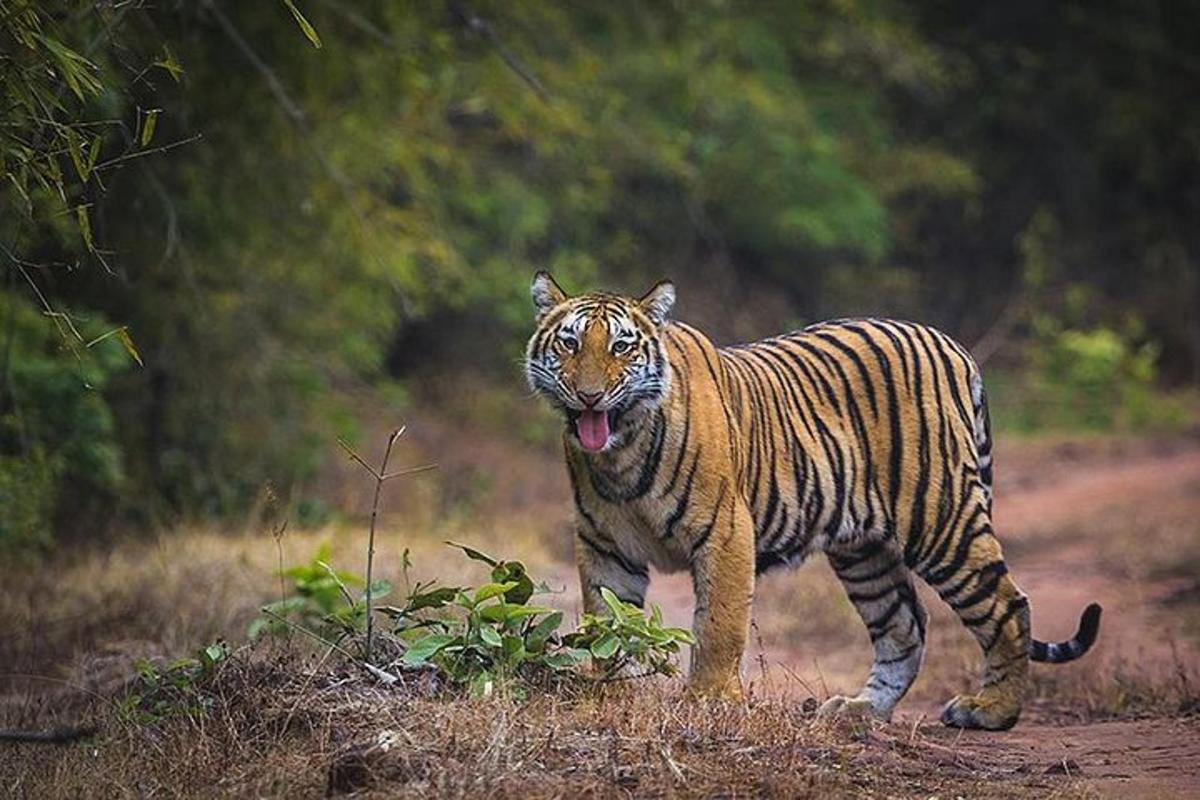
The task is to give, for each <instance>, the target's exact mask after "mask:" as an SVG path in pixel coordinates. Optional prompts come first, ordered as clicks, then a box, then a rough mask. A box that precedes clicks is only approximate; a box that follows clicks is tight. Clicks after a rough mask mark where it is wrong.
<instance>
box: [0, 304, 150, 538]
mask: <svg viewBox="0 0 1200 800" xmlns="http://www.w3.org/2000/svg"><path fill="white" fill-rule="evenodd" d="M76 325H77V326H78V332H79V333H80V334H81V335H82V337H83V338H84V339H85V340H87V341H93V340H94V338H95V337H101V336H103V334H104V333H105V332H106V331H111V330H112V328H111V326H109V325H107V324H106V323H105V321H104V320H103V319H102V318H99V317H97V316H95V315H89V317H87V318H82V317H81V318H79V319H78V320H77V321H76ZM0 326H2V330H3V332H2V333H0V375H2V376H3V389H4V392H5V394H4V396H3V402H0V509H3V512H2V513H0V553H5V554H6V555H9V556H11V555H13V554H15V553H18V552H26V551H29V550H30V549H33V550H37V549H40V548H44V547H46V546H48V545H49V544H50V543H51V541H52V529H51V528H52V522H53V519H54V517H55V515H56V512H58V513H60V514H61V515H63V516H65V517H67V518H68V519H69V520H70V521H72V522H75V521H78V520H79V519H80V518H81V516H82V515H84V514H86V512H87V511H88V510H93V511H94V510H95V508H96V506H95V501H96V500H101V499H108V500H110V501H111V500H112V499H113V498H114V493H115V491H116V490H117V489H119V488H120V486H121V483H122V478H123V475H124V472H123V468H122V458H121V448H120V445H119V444H118V441H117V431H116V428H115V426H114V424H113V413H112V409H111V407H110V405H109V403H108V401H107V400H106V399H105V396H104V394H103V390H104V388H105V386H106V385H107V384H108V383H109V381H110V380H111V379H112V378H113V376H114V375H118V374H120V373H121V372H122V371H123V370H125V369H126V368H127V367H128V365H129V363H130V362H129V359H128V356H127V355H126V353H125V352H124V351H123V350H122V348H121V346H120V344H119V343H118V342H117V340H116V338H115V337H113V336H105V337H104V338H101V339H100V340H99V341H95V343H94V344H93V345H92V346H90V347H86V348H80V349H79V351H78V352H76V353H75V354H74V355H68V354H64V352H63V350H64V347H63V344H62V339H61V338H60V335H59V333H58V331H57V330H56V328H55V327H54V325H52V324H51V323H50V322H49V321H48V320H47V319H46V318H45V317H44V316H42V315H41V314H39V313H38V312H37V311H36V310H35V309H34V308H33V307H32V305H31V304H30V303H29V302H27V300H26V298H24V297H22V296H20V295H17V294H15V293H13V292H4V291H0Z"/></svg>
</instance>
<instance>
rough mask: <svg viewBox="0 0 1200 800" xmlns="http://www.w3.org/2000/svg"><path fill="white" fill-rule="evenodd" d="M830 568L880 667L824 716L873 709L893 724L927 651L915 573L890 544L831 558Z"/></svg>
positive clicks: (824, 709)
mask: <svg viewBox="0 0 1200 800" xmlns="http://www.w3.org/2000/svg"><path fill="white" fill-rule="evenodd" d="M829 563H830V564H831V565H832V566H833V569H834V572H836V573H837V576H838V578H840V579H841V581H842V585H843V586H845V587H846V593H847V594H848V595H849V596H850V601H851V602H852V603H854V607H855V608H856V609H857V610H858V614H859V616H860V617H862V620H863V622H864V623H865V624H866V626H867V631H868V633H869V634H870V636H871V644H872V645H873V646H874V648H875V663H874V665H873V666H872V667H871V675H870V677H868V678H867V682H866V685H865V686H863V688H862V691H861V692H859V693H858V696H857V697H853V698H843V697H834V698H830V699H829V700H828V701H826V703H825V705H823V706H822V707H821V710H820V712H819V715H820V716H829V715H830V714H833V713H837V712H840V711H842V710H849V711H853V710H855V708H856V706H858V707H861V708H863V709H864V710H866V707H867V705H868V704H869V707H870V711H871V712H872V713H873V714H874V715H875V716H876V717H879V718H880V719H885V720H886V719H891V716H892V709H894V708H895V707H896V704H897V703H898V702H900V698H902V697H904V694H905V692H907V691H908V688H909V687H910V686H912V683H913V681H914V680H916V677H917V672H918V671H919V670H920V669H921V657H922V655H923V653H924V651H925V620H926V614H925V609H924V608H922V606H921V600H920V598H918V597H917V593H916V590H915V587H914V586H913V578H912V573H911V572H909V570H908V567H906V566H905V565H904V561H903V559H902V557H901V554H900V551H899V548H898V547H897V546H896V544H895V542H894V541H890V540H889V541H886V542H877V543H872V544H870V545H867V546H866V547H864V548H862V549H861V550H858V551H855V552H852V553H829Z"/></svg>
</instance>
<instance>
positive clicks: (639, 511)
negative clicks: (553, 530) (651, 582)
mask: <svg viewBox="0 0 1200 800" xmlns="http://www.w3.org/2000/svg"><path fill="white" fill-rule="evenodd" d="M597 511H598V512H599V513H598V516H599V517H600V518H602V519H605V521H606V522H608V523H609V525H608V528H607V530H609V531H611V532H612V537H613V542H614V543H615V544H616V546H617V549H618V550H620V551H621V554H622V555H623V556H625V557H626V558H628V559H630V560H631V561H634V562H635V563H641V564H649V565H651V566H653V567H654V568H655V569H657V570H659V571H660V572H679V571H681V570H685V569H688V567H689V566H690V564H691V547H690V546H689V543H690V539H691V537H690V535H689V534H690V532H689V531H688V530H686V529H682V526H679V529H677V530H676V531H674V532H673V533H671V534H670V535H668V534H667V533H666V529H667V526H666V525H665V523H664V520H665V519H666V517H667V515H668V514H669V513H670V512H669V510H667V508H666V504H665V503H663V502H661V501H657V500H644V501H634V502H626V503H619V504H618V503H605V504H604V507H603V508H602V509H597Z"/></svg>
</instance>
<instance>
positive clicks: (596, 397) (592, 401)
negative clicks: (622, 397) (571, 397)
mask: <svg viewBox="0 0 1200 800" xmlns="http://www.w3.org/2000/svg"><path fill="white" fill-rule="evenodd" d="M601 397H604V393H603V392H597V393H596V394H588V393H587V392H579V399H580V400H582V401H583V404H584V405H585V406H587V407H588V408H592V407H593V406H595V405H596V403H599V402H600V398H601Z"/></svg>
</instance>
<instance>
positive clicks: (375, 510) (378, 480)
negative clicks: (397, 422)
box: [337, 425, 437, 669]
mask: <svg viewBox="0 0 1200 800" xmlns="http://www.w3.org/2000/svg"><path fill="white" fill-rule="evenodd" d="M406 430H408V428H407V426H405V425H401V426H400V427H399V428H397V429H396V430H394V431H392V432H391V433H390V434H389V435H388V438H387V446H386V447H385V448H384V451H383V460H382V461H381V462H380V463H379V469H376V468H375V467H372V466H371V465H370V464H368V463H367V462H366V460H364V459H363V457H362V456H360V455H359V454H358V453H357V452H355V450H354V448H353V447H351V446H350V445H349V444H347V443H346V442H345V440H343V439H341V438H340V437H339V438H338V440H337V443H338V444H339V445H341V447H342V449H343V450H345V451H346V453H347V454H349V456H350V458H352V459H354V460H355V461H356V462H358V465H359V466H360V467H362V468H363V469H365V470H366V471H367V472H368V473H369V474H370V475H371V477H372V478H374V479H375V496H374V498H373V499H372V501H371V526H370V529H369V530H368V533H367V591H366V595H365V599H366V604H367V642H366V663H367V667H368V669H369V668H370V666H371V647H372V644H373V643H374V634H375V619H374V617H375V614H374V608H373V602H372V601H373V597H372V592H373V589H374V587H373V586H372V585H371V584H372V582H373V578H372V575H373V570H374V565H375V526H376V524H377V523H378V521H379V500H380V498H381V497H382V495H383V484H384V483H386V482H387V481H389V480H391V479H392V478H399V477H401V476H402V475H412V474H414V473H417V472H426V471H428V470H431V469H433V468H434V467H436V466H437V465H436V464H423V465H422V466H419V467H410V468H406V469H401V470H397V471H396V472H391V473H389V472H388V471H387V468H388V461H389V460H391V457H392V448H393V447H395V445H396V441H397V440H398V439H399V438H400V437H401V436H403V435H404V432H405V431H406Z"/></svg>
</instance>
